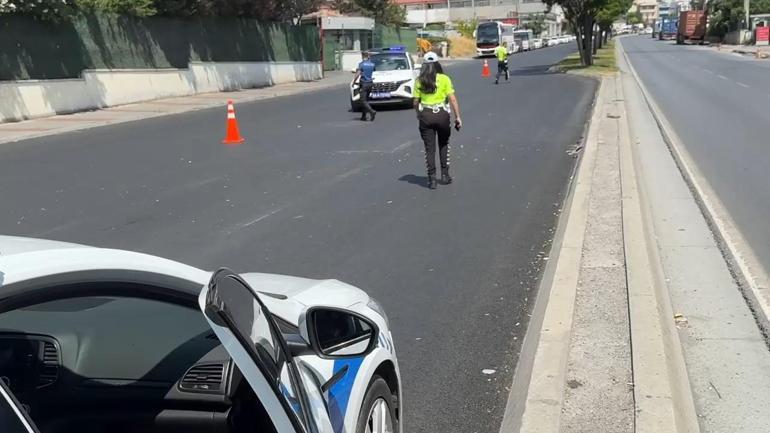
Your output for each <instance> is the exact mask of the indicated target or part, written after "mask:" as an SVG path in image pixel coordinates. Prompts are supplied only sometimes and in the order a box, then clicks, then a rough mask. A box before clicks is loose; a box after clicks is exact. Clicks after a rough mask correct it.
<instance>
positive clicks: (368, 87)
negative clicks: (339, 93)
mask: <svg viewBox="0 0 770 433" xmlns="http://www.w3.org/2000/svg"><path fill="white" fill-rule="evenodd" d="M361 57H363V61H361V63H359V64H358V69H357V70H356V78H357V79H358V86H359V87H358V89H359V90H358V94H359V95H360V97H361V120H363V121H366V115H367V114H369V117H370V119H371V121H372V122H374V117H375V116H376V115H377V112H376V111H374V109H373V108H372V106H371V105H369V93H370V92H371V91H372V86H374V77H373V75H374V63H373V62H372V61H371V60H370V59H369V53H368V52H366V51H364V52H363V53H361Z"/></svg>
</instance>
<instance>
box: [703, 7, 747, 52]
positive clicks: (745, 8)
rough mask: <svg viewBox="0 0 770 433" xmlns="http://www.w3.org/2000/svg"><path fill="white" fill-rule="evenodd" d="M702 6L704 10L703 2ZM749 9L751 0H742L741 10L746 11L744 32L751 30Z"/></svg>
mask: <svg viewBox="0 0 770 433" xmlns="http://www.w3.org/2000/svg"><path fill="white" fill-rule="evenodd" d="M703 6H704V8H705V6H706V5H705V2H704V4H703ZM749 8H751V0H743V9H744V10H745V11H746V18H745V19H746V30H751V23H750V22H749V19H750V18H749ZM741 42H743V41H741Z"/></svg>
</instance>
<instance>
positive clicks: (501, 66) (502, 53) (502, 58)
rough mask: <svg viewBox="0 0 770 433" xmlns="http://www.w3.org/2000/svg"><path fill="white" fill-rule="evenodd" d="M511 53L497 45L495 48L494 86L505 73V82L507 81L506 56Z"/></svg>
mask: <svg viewBox="0 0 770 433" xmlns="http://www.w3.org/2000/svg"><path fill="white" fill-rule="evenodd" d="M511 54H512V53H511V52H510V51H508V48H506V47H505V46H503V45H498V46H497V48H495V57H497V75H496V76H495V84H497V83H498V82H499V81H500V75H503V73H505V81H508V76H509V74H508V56H510V55H511Z"/></svg>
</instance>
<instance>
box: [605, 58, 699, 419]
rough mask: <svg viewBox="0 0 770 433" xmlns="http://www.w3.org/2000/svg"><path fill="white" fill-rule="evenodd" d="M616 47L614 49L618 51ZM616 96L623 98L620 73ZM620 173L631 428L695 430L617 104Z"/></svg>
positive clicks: (641, 194)
mask: <svg viewBox="0 0 770 433" xmlns="http://www.w3.org/2000/svg"><path fill="white" fill-rule="evenodd" d="M619 47H620V45H618V48H616V49H617V50H620V51H622V49H621V48H619ZM614 79H615V80H616V82H617V86H616V88H617V89H618V98H617V99H618V100H623V101H625V100H626V98H625V95H624V93H623V86H622V83H620V75H619V74H618V75H617V76H616V77H615V78H614ZM619 107H620V116H621V117H622V118H623V119H624V121H622V122H620V130H619V133H620V134H619V135H620V143H619V144H620V146H619V147H620V164H621V166H620V175H621V188H622V203H623V240H624V247H625V255H626V281H627V287H628V303H629V306H628V311H629V317H630V325H631V350H632V353H633V356H632V363H633V378H634V403H635V415H636V416H635V420H634V424H635V431H636V432H637V433H674V432H679V433H685V432H687V433H697V432H699V431H700V430H699V426H698V418H697V414H696V411H695V404H694V402H693V397H692V392H691V389H690V382H689V378H688V376H687V371H686V367H685V361H684V355H683V353H682V346H681V343H680V341H679V335H678V334H677V331H676V329H675V326H674V321H673V317H674V313H673V309H672V307H671V297H670V296H669V294H668V289H667V286H666V283H665V278H664V276H663V269H662V265H661V260H660V257H659V255H658V249H657V243H656V241H655V239H654V228H653V222H652V217H651V215H650V211H649V205H646V203H647V200H646V199H645V192H644V187H643V183H642V182H641V179H640V178H639V176H638V174H639V173H640V167H638V161H639V158H638V157H636V156H635V155H634V150H633V148H632V146H631V141H630V140H631V139H630V131H629V122H628V113H627V111H626V108H625V103H624V104H620V105H619Z"/></svg>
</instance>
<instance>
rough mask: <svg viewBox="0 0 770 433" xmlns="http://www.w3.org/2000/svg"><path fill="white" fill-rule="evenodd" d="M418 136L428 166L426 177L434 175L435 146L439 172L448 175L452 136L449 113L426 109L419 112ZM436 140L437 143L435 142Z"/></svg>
mask: <svg viewBox="0 0 770 433" xmlns="http://www.w3.org/2000/svg"><path fill="white" fill-rule="evenodd" d="M418 117H419V119H420V135H421V136H422V141H423V143H424V144H425V164H426V165H427V166H428V176H435V175H436V144H438V155H439V159H440V161H441V172H442V173H445V174H449V136H450V135H451V134H452V127H451V126H450V118H449V112H447V111H446V110H439V111H438V113H434V112H433V110H432V109H430V108H426V109H424V110H421V111H420V114H419V116H418ZM436 138H438V143H437V142H436Z"/></svg>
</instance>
